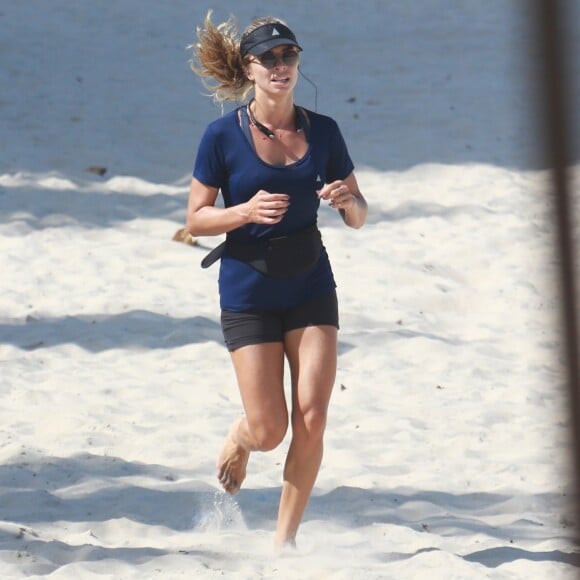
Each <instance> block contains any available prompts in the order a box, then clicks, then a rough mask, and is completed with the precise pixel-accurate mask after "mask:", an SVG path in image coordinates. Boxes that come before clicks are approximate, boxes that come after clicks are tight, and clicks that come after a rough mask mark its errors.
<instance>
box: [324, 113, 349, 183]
mask: <svg viewBox="0 0 580 580" xmlns="http://www.w3.org/2000/svg"><path fill="white" fill-rule="evenodd" d="M353 169H354V163H353V162H352V159H351V158H350V155H349V153H348V149H347V147H346V143H345V142H344V138H343V136H342V133H341V132H340V128H339V127H338V125H337V124H336V122H333V127H332V130H331V132H330V154H329V156H328V163H327V166H326V180H327V182H328V183H330V182H331V181H335V180H337V179H345V178H346V177H348V176H349V175H350V174H351V173H352V171H353Z"/></svg>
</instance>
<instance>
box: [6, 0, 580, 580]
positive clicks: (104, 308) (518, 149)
mask: <svg viewBox="0 0 580 580" xmlns="http://www.w3.org/2000/svg"><path fill="white" fill-rule="evenodd" d="M238 4H239V3H236V2H233V1H230V0H228V1H223V2H222V3H220V9H219V10H216V18H217V19H221V18H225V17H227V16H228V15H229V14H230V12H235V13H236V14H238V16H239V18H240V21H241V23H242V24H243V25H245V24H246V23H247V22H248V21H249V19H250V18H251V17H253V16H256V15H258V14H262V13H263V12H262V10H263V7H262V5H261V3H258V2H248V3H247V4H244V6H243V7H239V6H238ZM409 4H411V3H409ZM412 4H413V7H412V6H410V5H407V3H396V2H383V1H382V0H374V1H373V0H368V1H367V2H363V3H362V4H360V3H350V2H346V0H342V1H336V2H328V1H320V2H318V1H317V2H310V1H308V0H296V1H295V2H292V3H288V2H281V1H278V0H275V1H272V2H270V3H269V5H268V6H269V11H270V12H271V13H273V14H276V15H278V16H281V17H283V18H285V19H287V21H288V22H289V24H290V25H291V26H292V27H293V28H295V29H296V31H297V33H298V35H299V37H300V40H301V41H302V42H303V45H304V48H305V52H304V59H303V62H304V64H303V68H304V71H305V72H306V74H308V75H309V76H311V77H312V78H313V80H315V81H316V82H317V84H318V87H319V97H318V108H319V110H320V111H321V112H325V113H328V114H331V115H332V116H333V117H335V118H336V119H337V121H338V122H339V123H340V125H341V127H342V128H343V132H344V134H345V137H346V138H347V142H348V143H349V147H350V149H351V152H352V155H353V158H354V160H355V162H356V164H357V175H358V178H359V181H360V185H361V188H362V190H363V192H364V193H365V195H366V197H367V199H368V201H369V204H370V208H371V210H370V215H369V223H368V225H367V226H366V227H365V228H363V229H362V230H359V231H353V230H348V229H346V228H345V227H343V226H342V224H341V223H340V220H339V218H338V216H337V215H336V213H335V212H333V211H332V210H330V209H329V208H326V207H325V208H323V209H322V211H321V215H320V225H321V228H322V231H323V236H324V240H325V243H326V245H327V247H328V249H329V252H330V254H331V258H332V261H333V264H334V269H335V274H336V278H337V282H338V285H339V296H340V303H341V313H342V314H341V316H342V318H341V321H342V328H341V333H340V358H339V370H338V378H337V383H336V389H335V393H334V396H333V401H332V405H331V411H330V419H329V425H328V433H327V439H326V442H327V443H326V455H325V460H324V464H323V467H322V470H321V472H320V476H319V479H318V482H317V485H316V489H315V493H314V496H313V498H312V500H311V502H310V505H309V508H308V511H307V513H306V516H305V520H304V523H303V526H302V528H301V531H300V534H299V538H298V544H299V545H298V550H297V551H296V552H295V553H290V554H285V555H284V556H283V557H280V558H274V557H273V555H272V532H273V529H274V526H275V518H276V509H277V503H278V495H279V491H280V485H281V471H282V462H283V461H284V457H285V452H286V450H287V443H288V441H287V440H286V441H285V443H283V444H282V445H281V446H280V448H279V449H277V450H275V451H273V452H271V453H268V454H261V455H259V454H255V455H253V456H252V458H251V460H250V464H249V475H248V478H247V480H246V482H245V486H244V488H243V490H242V491H241V493H240V494H239V495H238V496H236V498H235V500H234V499H231V498H229V497H227V496H225V495H224V494H222V493H221V492H220V491H219V490H218V486H217V482H216V480H215V475H214V465H215V456H216V453H217V451H218V450H219V448H220V446H221V442H222V439H223V437H224V435H225V432H226V430H227V427H228V425H229V423H230V422H231V420H232V419H233V418H234V417H236V416H237V415H238V414H239V413H240V403H239V397H238V393H237V389H236V385H235V380H234V376H233V371H232V369H231V365H230V361H229V355H228V353H227V351H226V350H225V348H224V347H223V345H222V339H221V332H220V329H219V314H218V299H217V285H216V284H217V283H216V278H217V268H215V267H214V268H212V269H210V270H207V271H204V270H201V269H200V268H199V266H198V265H199V260H200V259H201V257H202V256H203V254H204V252H205V249H206V248H209V247H212V246H213V245H215V243H216V240H214V239H202V240H200V243H201V245H202V246H203V247H202V248H200V247H190V246H186V245H184V244H179V243H176V242H172V241H171V237H172V235H173V233H174V232H175V230H176V229H177V228H179V227H181V225H182V224H183V221H184V215H185V204H186V195H187V186H188V181H189V175H190V169H191V166H192V163H193V158H194V155H195V147H196V144H197V141H198V140H199V137H200V135H201V132H202V131H203V128H204V127H205V125H206V124H207V123H208V122H209V121H210V120H211V119H213V118H214V117H215V116H216V115H218V114H219V111H218V109H216V108H215V107H214V106H213V105H212V104H211V102H209V101H208V100H207V99H205V98H204V97H202V96H201V95H200V94H199V93H200V92H201V88H200V85H199V83H198V81H197V79H196V78H195V77H194V76H193V75H192V74H191V73H189V72H188V69H187V58H188V55H187V53H186V51H185V50H184V47H185V45H186V44H187V43H188V42H190V41H191V40H192V39H193V30H194V28H195V26H196V25H197V24H198V23H200V22H201V18H202V17H203V15H204V13H205V10H206V9H207V7H209V6H208V5H200V4H195V3H191V2H185V1H174V0H172V2H166V3H161V2H154V1H153V0H140V1H139V2H138V1H137V0H123V1H122V2H115V3H113V2H108V1H104V0H101V1H92V2H71V1H70V0H52V1H51V2H50V3H49V2H22V1H21V0H11V1H8V2H4V3H3V5H2V7H0V25H1V26H2V29H3V33H2V40H1V41H0V85H1V86H2V93H1V95H0V120H1V123H2V143H3V147H2V156H1V157H0V220H1V221H0V248H1V253H0V268H1V270H0V271H1V275H2V292H1V293H0V388H1V393H2V405H1V406H0V434H1V437H0V577H1V578H24V577H27V578H34V577H36V578H38V577H50V578H55V579H57V578H58V579H61V578H66V579H75V580H76V579H79V578H82V579H85V578H103V577H105V578H111V579H140V580H141V579H144V578H147V579H148V578H163V579H173V578H196V579H197V578H214V577H226V578H236V579H238V578H247V579H255V578H288V579H294V578H296V579H301V580H302V579H324V578H332V579H335V578H336V579H344V580H352V579H359V578H360V579H364V580H369V579H375V578H395V579H401V578H404V579H405V580H408V579H417V580H425V579H445V580H449V579H470V580H471V579H478V578H493V579H500V578H502V579H503V578H506V579H515V578H518V579H520V578H521V579H526V580H528V579H545V578H551V579H556V578H572V577H573V576H574V575H575V573H576V571H577V568H576V567H575V564H578V563H579V558H578V556H577V555H576V554H575V553H574V552H575V550H574V547H573V545H572V542H571V536H572V534H573V528H572V527H571V526H572V525H573V524H574V514H573V511H572V510H571V509H570V506H569V505H567V500H568V499H569V491H570V481H571V480H570V477H569V468H568V456H567V451H566V449H567V442H568V425H569V421H568V417H567V414H566V412H565V407H566V390H565V385H564V378H563V376H564V375H563V372H562V368H561V355H560V350H559V348H560V336H559V333H558V325H557V322H558V317H559V306H558V301H557V293H556V291H555V287H554V280H555V279H556V273H557V263H556V259H555V252H554V249H553V241H554V231H553V226H552V223H551V205H550V199H549V196H548V195H547V193H546V183H547V180H546V178H547V175H546V173H545V171H543V170H542V169H541V167H538V166H537V163H536V162H537V157H536V156H537V150H536V148H535V146H534V143H537V141H538V139H537V138H536V137H535V136H534V135H535V133H534V131H535V130H536V127H535V126H534V122H533V115H532V109H533V107H532V104H531V103H532V102H533V100H534V99H533V97H532V88H530V86H529V84H528V80H529V78H528V77H529V73H530V70H531V67H530V63H529V62H527V59H526V58H525V54H523V53H524V52H525V51H523V49H522V45H524V46H525V31H526V28H525V20H524V19H523V18H520V15H518V13H517V11H516V6H515V4H516V3H510V5H509V6H507V4H508V3H504V2H500V1H499V0H494V1H493V2H486V3H475V2H473V3H457V2H453V1H451V0H438V1H434V0H432V1H425V2H422V3H417V5H416V4H415V3H412ZM466 4H469V6H466ZM329 16H332V18H329ZM518 51H519V52H518ZM524 97H525V98H524ZM353 98H354V100H353ZM299 100H300V102H301V103H303V104H304V105H306V106H309V107H313V104H314V93H313V91H312V89H311V87H310V86H309V85H308V84H307V83H305V82H302V84H301V86H300V90H299ZM524 105H529V106H524ZM89 166H103V167H106V168H107V172H106V174H105V175H104V176H98V175H96V174H94V173H89V172H87V171H85V169H86V168H87V167H89Z"/></svg>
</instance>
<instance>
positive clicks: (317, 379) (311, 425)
mask: <svg viewBox="0 0 580 580" xmlns="http://www.w3.org/2000/svg"><path fill="white" fill-rule="evenodd" d="M285 349H286V355H287V357H288V362H289V365H290V371H291V375H292V441H291V443H290V449H289V451H288V456H287V458H286V464H285V467H284V485H283V487H282V497H281V498H280V508H279V512H278V526H277V529H276V538H275V543H276V545H277V546H279V547H281V546H283V545H284V544H292V545H293V544H294V543H295V538H296V533H297V531H298V526H299V525H300V521H301V520H302V516H303V514H304V510H305V509H306V505H307V504H308V500H309V498H310V493H311V492H312V488H313V487H314V482H315V481H316V477H317V475H318V470H319V468H320V463H321V461H322V452H323V436H324V429H325V427H326V416H327V411H328V404H329V401H330V395H331V393H332V387H333V385H334V380H335V377H336V362H337V329H336V327H334V326H310V327H306V328H299V329H296V330H292V331H290V332H288V333H286V336H285Z"/></svg>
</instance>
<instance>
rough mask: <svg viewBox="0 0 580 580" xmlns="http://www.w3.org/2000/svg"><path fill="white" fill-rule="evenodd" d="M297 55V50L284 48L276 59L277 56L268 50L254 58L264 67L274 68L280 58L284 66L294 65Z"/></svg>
mask: <svg viewBox="0 0 580 580" xmlns="http://www.w3.org/2000/svg"><path fill="white" fill-rule="evenodd" d="M299 55H300V53H299V52H298V51H297V50H286V51H284V52H283V53H282V54H281V55H280V58H279V59H278V57H277V56H276V55H275V54H274V53H273V52H272V51H271V50H269V51H268V52H265V53H264V54H261V55H260V56H257V57H256V59H257V60H258V62H259V63H260V64H261V65H262V66H263V67H264V68H274V67H275V66H276V64H277V63H278V60H281V61H282V63H283V64H285V65H286V66H293V65H295V64H296V63H297V62H298V57H299Z"/></svg>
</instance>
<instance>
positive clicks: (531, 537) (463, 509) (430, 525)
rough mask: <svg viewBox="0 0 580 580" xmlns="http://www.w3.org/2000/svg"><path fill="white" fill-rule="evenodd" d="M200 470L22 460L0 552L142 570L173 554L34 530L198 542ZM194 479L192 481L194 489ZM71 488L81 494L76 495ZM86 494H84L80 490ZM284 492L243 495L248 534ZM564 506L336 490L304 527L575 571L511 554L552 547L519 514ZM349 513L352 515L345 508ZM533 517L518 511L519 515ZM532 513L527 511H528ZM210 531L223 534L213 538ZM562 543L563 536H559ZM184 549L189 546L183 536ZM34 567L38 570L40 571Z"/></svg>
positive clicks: (555, 557) (3, 480)
mask: <svg viewBox="0 0 580 580" xmlns="http://www.w3.org/2000/svg"><path fill="white" fill-rule="evenodd" d="M201 475H202V474H201V473H200V472H199V468H198V469H195V468H194V469H192V470H189V471H188V472H187V473H186V472H185V471H183V472H180V471H179V470H175V469H173V468H168V467H164V466H162V465H147V464H143V463H137V462H128V461H125V460H123V459H120V458H115V457H102V456H95V455H90V454H81V455H77V456H73V457H69V458H59V457H43V456H39V455H34V454H31V453H26V452H23V453H22V454H21V455H20V456H18V457H16V458H14V459H13V461H12V462H10V463H7V464H4V465H2V466H0V489H1V490H2V491H1V492H0V513H1V514H2V520H3V523H0V550H3V551H12V552H17V553H20V554H26V555H27V557H28V558H30V561H33V560H34V559H35V558H39V559H40V560H42V562H43V564H42V566H43V567H44V568H43V569H44V571H45V572H46V570H48V569H50V570H55V569H57V568H59V567H60V566H63V565H65V564H67V563H70V562H73V561H94V560H105V559H109V558H114V559H118V560H122V561H125V562H127V563H128V564H138V563H141V562H144V561H147V560H150V559H153V558H157V557H160V556H163V555H166V554H169V553H171V551H168V550H165V549H159V548H156V547H119V548H116V547H114V548H113V547H103V546H99V545H94V544H93V543H92V542H91V541H90V539H89V540H88V542H87V543H84V544H82V545H72V544H68V543H66V542H63V541H56V540H54V539H47V538H46V535H47V534H46V532H43V534H40V533H39V532H37V531H35V529H34V528H35V526H41V525H42V526H43V527H44V528H45V529H46V525H47V524H54V523H57V522H58V523H59V524H60V525H63V524H65V525H66V522H69V523H71V524H74V523H77V524H78V523H81V524H82V523H87V524H88V526H87V527H88V528H90V524H91V523H93V524H94V523H96V522H107V521H110V520H115V519H119V518H126V519H128V520H131V521H133V522H136V523H138V524H141V525H145V526H161V527H165V528H167V529H170V530H173V531H175V532H182V533H184V534H191V533H193V532H195V529H194V528H195V521H196V520H198V521H199V519H200V517H202V516H203V514H204V513H205V515H206V516H207V511H208V510H209V509H211V506H212V504H213V505H214V506H215V502H216V497H217V496H218V495H223V494H221V493H219V492H217V491H216V489H215V488H213V487H212V486H210V485H208V484H206V483H202V482H201V479H202V477H201ZM196 478H198V479H196ZM75 486H78V487H77V488H76V489H77V491H75V492H72V491H71V490H72V489H74V487H75ZM81 486H82V489H83V490H85V491H84V493H81V492H80V491H79V489H81ZM279 495H280V489H279V488H267V489H244V490H242V491H241V492H240V493H239V494H238V495H237V496H236V502H235V503H236V509H239V510H240V512H241V514H242V516H243V521H244V524H245V525H244V529H245V528H247V529H249V530H259V529H262V530H264V529H265V530H273V529H274V527H275V520H276V512H277V504H278V501H279ZM559 501H561V498H560V497H559V496H557V494H542V495H539V496H531V495H509V494H493V493H469V494H462V495H456V494H450V493H444V492H435V491H417V490H412V489H405V490H402V491H387V490H380V489H377V490H369V489H362V488H354V487H339V488H336V489H334V490H333V491H331V492H329V493H327V494H324V495H318V496H317V495H315V496H313V497H312V498H311V501H310V504H309V507H308V510H307V513H306V516H305V521H308V520H325V521H329V522H333V523H335V524H338V525H341V526H344V527H346V528H347V529H356V528H360V527H365V526H371V525H374V524H391V525H393V526H401V527H405V528H410V529H412V530H414V531H416V532H419V533H424V534H434V535H435V536H451V535H453V536H455V537H458V536H459V537H460V536H462V535H473V534H480V535H484V536H486V537H488V538H491V539H493V540H496V541H498V542H499V543H504V542H505V543H506V544H507V543H513V544H514V545H513V546H510V545H507V546H506V545H502V546H497V547H493V548H487V549H483V550H480V551H477V552H472V553H469V554H463V555H457V557H458V558H463V559H464V560H465V561H468V562H477V563H480V564H483V565H484V566H486V567H488V568H495V567H497V566H500V565H502V564H506V563H509V562H513V561H515V560H518V559H526V560H530V561H555V562H562V563H565V564H570V565H574V566H580V555H579V554H575V553H566V552H563V551H560V550H551V551H533V550H527V549H524V548H521V547H517V545H518V543H520V542H521V543H525V542H526V541H535V542H538V543H540V542H542V541H546V540H550V539H553V538H552V536H551V533H550V530H549V529H548V528H547V527H545V526H544V525H543V523H542V522H540V521H532V520H527V519H522V518H521V515H520V514H521V513H522V511H524V512H528V513H537V511H538V510H537V508H538V506H544V507H545V509H546V512H547V513H554V511H557V510H556V505H557V504H558V502H559ZM344 505H348V506H349V507H348V509H347V510H345V509H341V506H344ZM526 505H527V506H528V507H529V509H523V508H525V506H526ZM533 507H534V508H535V509H532V508H533ZM510 514H511V515H512V516H513V520H512V521H510V523H507V524H504V525H494V524H491V523H487V522H486V519H487V518H491V519H493V516H497V515H502V517H503V519H504V520H509V519H510ZM214 531H219V529H218V530H214ZM559 535H560V536H565V531H562V533H561V534H559ZM184 538H185V539H184V543H185V544H186V545H187V542H189V541H191V537H188V536H184ZM433 550H439V548H437V547H432V548H422V549H420V550H418V551H416V552H414V553H394V552H389V551H388V547H386V549H385V551H384V552H383V553H378V554H375V557H376V559H377V560H379V561H382V562H394V561H398V560H403V559H410V558H413V557H414V556H417V555H419V554H421V553H423V552H425V551H433ZM180 553H182V554H186V555H190V556H191V555H193V556H199V555H203V556H205V557H207V558H211V559H214V558H216V557H218V558H219V555H216V554H215V553H209V552H208V551H207V550H202V551H199V550H196V549H193V550H190V549H189V548H188V549H187V550H181V551H180ZM39 565H40V564H39Z"/></svg>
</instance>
